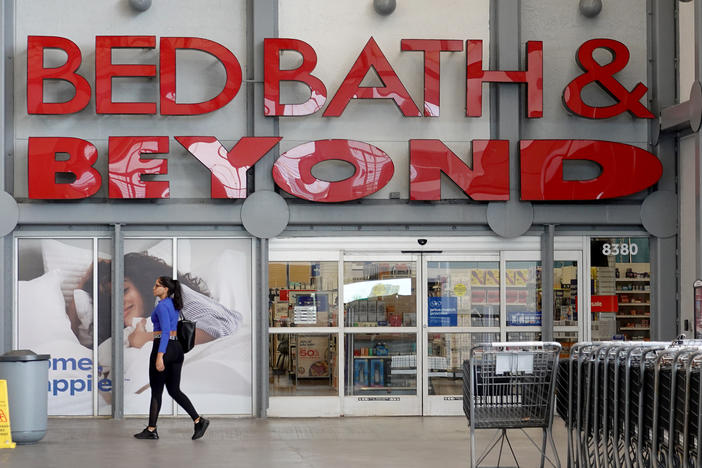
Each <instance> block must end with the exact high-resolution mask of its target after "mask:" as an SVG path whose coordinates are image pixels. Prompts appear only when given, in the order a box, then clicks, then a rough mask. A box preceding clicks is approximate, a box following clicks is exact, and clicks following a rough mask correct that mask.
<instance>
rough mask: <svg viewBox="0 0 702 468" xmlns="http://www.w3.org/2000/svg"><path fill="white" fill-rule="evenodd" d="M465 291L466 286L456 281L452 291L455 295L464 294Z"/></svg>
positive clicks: (466, 289)
mask: <svg viewBox="0 0 702 468" xmlns="http://www.w3.org/2000/svg"><path fill="white" fill-rule="evenodd" d="M467 291H468V288H466V285H465V284H461V283H457V284H455V285H454V286H453V293H454V294H455V295H456V296H459V297H460V296H465V295H466V292H467Z"/></svg>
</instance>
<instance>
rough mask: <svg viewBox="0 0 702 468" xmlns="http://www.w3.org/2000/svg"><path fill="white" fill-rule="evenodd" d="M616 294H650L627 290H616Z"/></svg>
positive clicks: (648, 292) (649, 292)
mask: <svg viewBox="0 0 702 468" xmlns="http://www.w3.org/2000/svg"><path fill="white" fill-rule="evenodd" d="M617 294H651V291H636V290H633V289H632V290H628V289H617Z"/></svg>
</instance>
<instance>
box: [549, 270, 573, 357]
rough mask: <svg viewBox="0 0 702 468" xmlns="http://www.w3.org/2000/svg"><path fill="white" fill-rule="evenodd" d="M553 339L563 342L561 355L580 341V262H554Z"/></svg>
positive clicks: (563, 355) (565, 354)
mask: <svg viewBox="0 0 702 468" xmlns="http://www.w3.org/2000/svg"><path fill="white" fill-rule="evenodd" d="M553 339H554V340H555V341H557V342H559V343H560V344H561V357H562V358H565V357H567V356H568V355H569V352H570V347H571V346H573V344H575V343H577V342H578V262H576V261H555V262H554V263H553Z"/></svg>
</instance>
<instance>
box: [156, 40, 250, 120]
mask: <svg viewBox="0 0 702 468" xmlns="http://www.w3.org/2000/svg"><path fill="white" fill-rule="evenodd" d="M176 49H197V50H201V51H203V52H207V53H208V54H210V55H212V56H214V57H215V58H216V59H217V60H219V61H220V62H221V63H222V65H224V70H225V71H226V72H227V79H226V81H225V82H224V89H223V90H222V92H220V93H219V94H218V95H217V96H215V97H213V98H212V99H210V100H209V101H206V102H199V103H194V104H178V103H177V102H176ZM160 67H161V71H160V80H161V85H160V87H161V114H162V115H196V114H206V113H208V112H213V111H216V110H217V109H219V108H221V107H224V106H226V105H227V103H229V101H231V100H232V99H234V96H236V93H238V92H239V88H240V87H241V66H240V65H239V61H238V60H237V59H236V57H235V56H234V54H232V53H231V51H230V50H229V49H227V48H226V47H224V46H223V45H221V44H218V43H216V42H214V41H209V40H207V39H200V38H197V37H162V38H161V60H160Z"/></svg>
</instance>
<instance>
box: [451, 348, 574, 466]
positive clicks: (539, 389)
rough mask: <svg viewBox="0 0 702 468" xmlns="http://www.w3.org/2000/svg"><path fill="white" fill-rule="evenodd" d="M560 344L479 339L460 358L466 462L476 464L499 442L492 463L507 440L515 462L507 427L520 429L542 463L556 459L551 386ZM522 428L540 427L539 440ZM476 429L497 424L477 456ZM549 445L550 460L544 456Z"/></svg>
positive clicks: (493, 426) (557, 463)
mask: <svg viewBox="0 0 702 468" xmlns="http://www.w3.org/2000/svg"><path fill="white" fill-rule="evenodd" d="M560 351H561V345H560V344H559V343H550V342H504V343H492V344H480V345H477V346H473V347H472V348H471V350H470V355H469V359H468V360H467V361H465V362H464V363H463V375H464V376H467V378H464V380H463V411H464V413H465V414H466V417H467V418H468V421H469V423H470V457H471V467H472V468H476V467H477V466H479V465H480V463H482V462H483V461H484V460H485V458H486V457H487V456H488V455H489V454H490V453H491V452H492V450H493V449H494V448H495V447H497V445H498V444H499V453H498V457H497V466H499V465H500V461H501V459H502V450H503V448H504V443H505V442H506V443H507V446H508V447H509V450H510V452H511V454H512V457H513V458H514V461H515V462H516V463H517V466H519V461H518V460H517V457H516V455H515V453H514V449H513V447H512V444H511V443H510V441H509V438H508V436H507V430H508V429H520V430H522V432H524V434H525V435H526V437H527V439H528V440H529V441H530V442H531V443H532V444H533V445H534V446H535V447H536V448H537V449H539V450H540V452H541V467H543V466H544V462H545V461H546V460H548V462H549V463H550V464H551V465H552V466H554V467H557V468H560V466H561V464H560V461H559V459H558V454H557V453H556V445H555V443H554V441H553V434H552V432H551V425H552V423H553V406H554V389H555V383H556V370H557V369H558V357H559V354H560ZM525 428H541V429H542V430H543V437H542V441H541V445H540V446H539V444H537V443H536V442H535V441H534V440H533V439H532V438H531V437H530V436H529V434H528V433H526V431H524V429H525ZM476 429H497V431H496V433H495V436H494V438H493V439H492V441H491V442H490V443H489V444H488V446H487V448H486V449H485V451H484V452H483V453H482V454H481V455H480V456H478V455H477V453H476V447H475V430H476ZM547 441H548V442H549V443H550V445H551V449H552V451H553V459H551V458H549V457H548V456H547V455H546V443H547Z"/></svg>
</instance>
